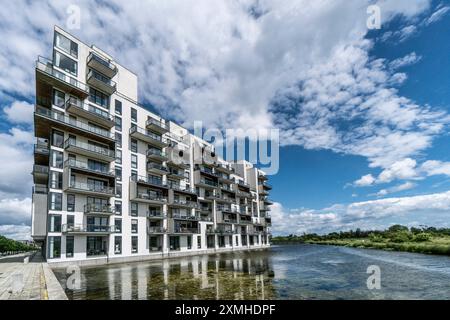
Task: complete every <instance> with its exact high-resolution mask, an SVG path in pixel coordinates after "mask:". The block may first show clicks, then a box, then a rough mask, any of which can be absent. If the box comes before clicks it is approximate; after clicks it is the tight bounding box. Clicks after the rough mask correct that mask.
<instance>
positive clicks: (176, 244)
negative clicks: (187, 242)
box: [169, 236, 180, 250]
mask: <svg viewBox="0 0 450 320" xmlns="http://www.w3.org/2000/svg"><path fill="white" fill-rule="evenodd" d="M169 243H170V250H180V237H178V236H172V237H169Z"/></svg>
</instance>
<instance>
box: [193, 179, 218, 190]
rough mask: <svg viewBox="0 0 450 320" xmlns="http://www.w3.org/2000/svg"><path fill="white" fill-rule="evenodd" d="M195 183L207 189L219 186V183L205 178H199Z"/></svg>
mask: <svg viewBox="0 0 450 320" xmlns="http://www.w3.org/2000/svg"><path fill="white" fill-rule="evenodd" d="M196 185H198V186H200V187H203V188H207V189H216V188H218V187H219V185H218V184H217V182H214V181H211V180H206V179H203V178H201V179H200V180H198V182H196Z"/></svg>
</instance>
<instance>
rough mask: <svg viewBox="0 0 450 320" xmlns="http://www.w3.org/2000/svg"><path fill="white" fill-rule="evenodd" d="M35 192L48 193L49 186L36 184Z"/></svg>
mask: <svg viewBox="0 0 450 320" xmlns="http://www.w3.org/2000/svg"><path fill="white" fill-rule="evenodd" d="M33 193H38V194H47V193H48V187H47V186H46V185H43V184H36V185H35V186H33Z"/></svg>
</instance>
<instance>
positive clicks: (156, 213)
mask: <svg viewBox="0 0 450 320" xmlns="http://www.w3.org/2000/svg"><path fill="white" fill-rule="evenodd" d="M165 217H166V215H165V214H164V213H163V212H162V211H160V210H151V211H147V218H148V219H164V218H165Z"/></svg>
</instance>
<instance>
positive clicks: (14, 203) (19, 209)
mask: <svg viewBox="0 0 450 320" xmlns="http://www.w3.org/2000/svg"><path fill="white" fill-rule="evenodd" d="M30 222H31V199H30V198H25V199H2V200H0V225H2V224H27V225H29V224H30Z"/></svg>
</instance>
